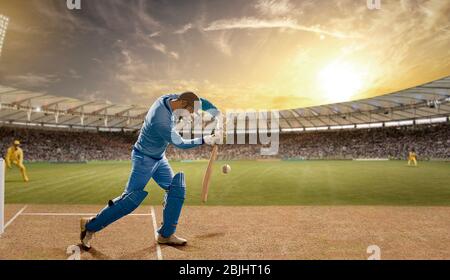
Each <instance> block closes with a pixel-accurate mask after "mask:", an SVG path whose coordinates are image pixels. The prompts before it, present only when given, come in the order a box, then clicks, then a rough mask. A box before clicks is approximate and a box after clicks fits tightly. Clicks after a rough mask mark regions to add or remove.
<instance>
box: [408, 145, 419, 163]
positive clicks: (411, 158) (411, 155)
mask: <svg viewBox="0 0 450 280" xmlns="http://www.w3.org/2000/svg"><path fill="white" fill-rule="evenodd" d="M412 163H413V164H414V166H417V154H416V151H415V150H414V149H412V150H411V151H410V152H409V155H408V166H411V164H412Z"/></svg>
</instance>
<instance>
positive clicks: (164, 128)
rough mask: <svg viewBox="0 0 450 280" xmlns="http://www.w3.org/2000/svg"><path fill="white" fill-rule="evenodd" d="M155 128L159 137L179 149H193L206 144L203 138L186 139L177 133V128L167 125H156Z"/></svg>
mask: <svg viewBox="0 0 450 280" xmlns="http://www.w3.org/2000/svg"><path fill="white" fill-rule="evenodd" d="M154 125H155V128H156V130H157V131H158V132H159V135H160V136H161V137H162V138H163V139H164V140H166V141H167V142H169V143H171V144H172V145H174V146H175V147H177V148H179V149H184V150H186V149H192V148H195V147H198V146H201V145H203V144H204V141H203V138H194V139H184V138H183V137H182V136H181V135H180V134H179V133H178V132H177V131H176V128H175V126H173V125H170V124H166V123H162V122H159V123H155V124H154Z"/></svg>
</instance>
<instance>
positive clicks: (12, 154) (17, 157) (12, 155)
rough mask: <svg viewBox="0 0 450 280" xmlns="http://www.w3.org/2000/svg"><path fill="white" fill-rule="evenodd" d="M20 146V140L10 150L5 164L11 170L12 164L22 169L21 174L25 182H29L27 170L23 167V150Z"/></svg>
mask: <svg viewBox="0 0 450 280" xmlns="http://www.w3.org/2000/svg"><path fill="white" fill-rule="evenodd" d="M19 146H20V142H19V141H18V140H16V141H14V143H13V145H12V146H11V147H9V148H8V152H7V153H6V158H5V162H6V166H7V167H8V168H9V169H11V168H12V166H11V163H12V164H14V165H15V166H17V167H18V168H19V169H20V173H22V177H23V180H24V181H25V182H28V181H29V179H28V176H27V169H26V168H25V165H23V150H22V149H21V148H20V147H19Z"/></svg>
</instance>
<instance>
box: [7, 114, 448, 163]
mask: <svg viewBox="0 0 450 280" xmlns="http://www.w3.org/2000/svg"><path fill="white" fill-rule="evenodd" d="M0 138H1V142H0V148H1V150H2V151H6V149H7V147H8V146H9V145H10V144H11V143H12V141H13V140H14V139H20V140H21V141H22V145H23V149H24V150H25V159H26V160H27V161H32V162H36V161H38V162H39V161H50V162H80V161H92V160H129V159H130V153H131V149H132V146H133V144H134V142H135V141H136V139H137V134H136V133H130V132H86V131H78V132H77V131H58V130H54V131H49V130H42V129H36V128H33V129H23V128H10V127H2V128H1V129H0ZM261 147H262V146H261V145H249V144H247V145H223V146H221V147H220V153H219V158H220V159H224V160H242V159H271V158H273V159H375V158H379V159H380V158H385V159H387V158H389V159H405V158H406V157H407V154H408V152H409V151H410V149H412V148H414V149H415V150H416V152H417V153H418V155H419V158H420V159H421V160H430V159H445V160H449V159H450V124H449V123H444V124H434V125H418V126H411V127H388V128H371V129H353V130H337V131H331V130H330V131H316V132H302V133H287V134H281V135H280V144H279V154H278V155H275V156H270V157H268V156H261V155H260V150H261ZM210 154H211V148H209V147H205V146H204V147H201V148H197V149H193V150H178V149H174V148H173V147H170V148H169V150H168V152H167V157H168V158H169V159H172V160H193V159H207V158H208V157H209V156H210Z"/></svg>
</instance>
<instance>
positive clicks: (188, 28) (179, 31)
mask: <svg viewBox="0 0 450 280" xmlns="http://www.w3.org/2000/svg"><path fill="white" fill-rule="evenodd" d="M192 27H193V25H192V23H189V24H186V25H185V26H183V27H182V28H181V29H179V30H177V31H175V32H174V33H175V34H184V33H186V32H188V31H189V30H191V29H192Z"/></svg>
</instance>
